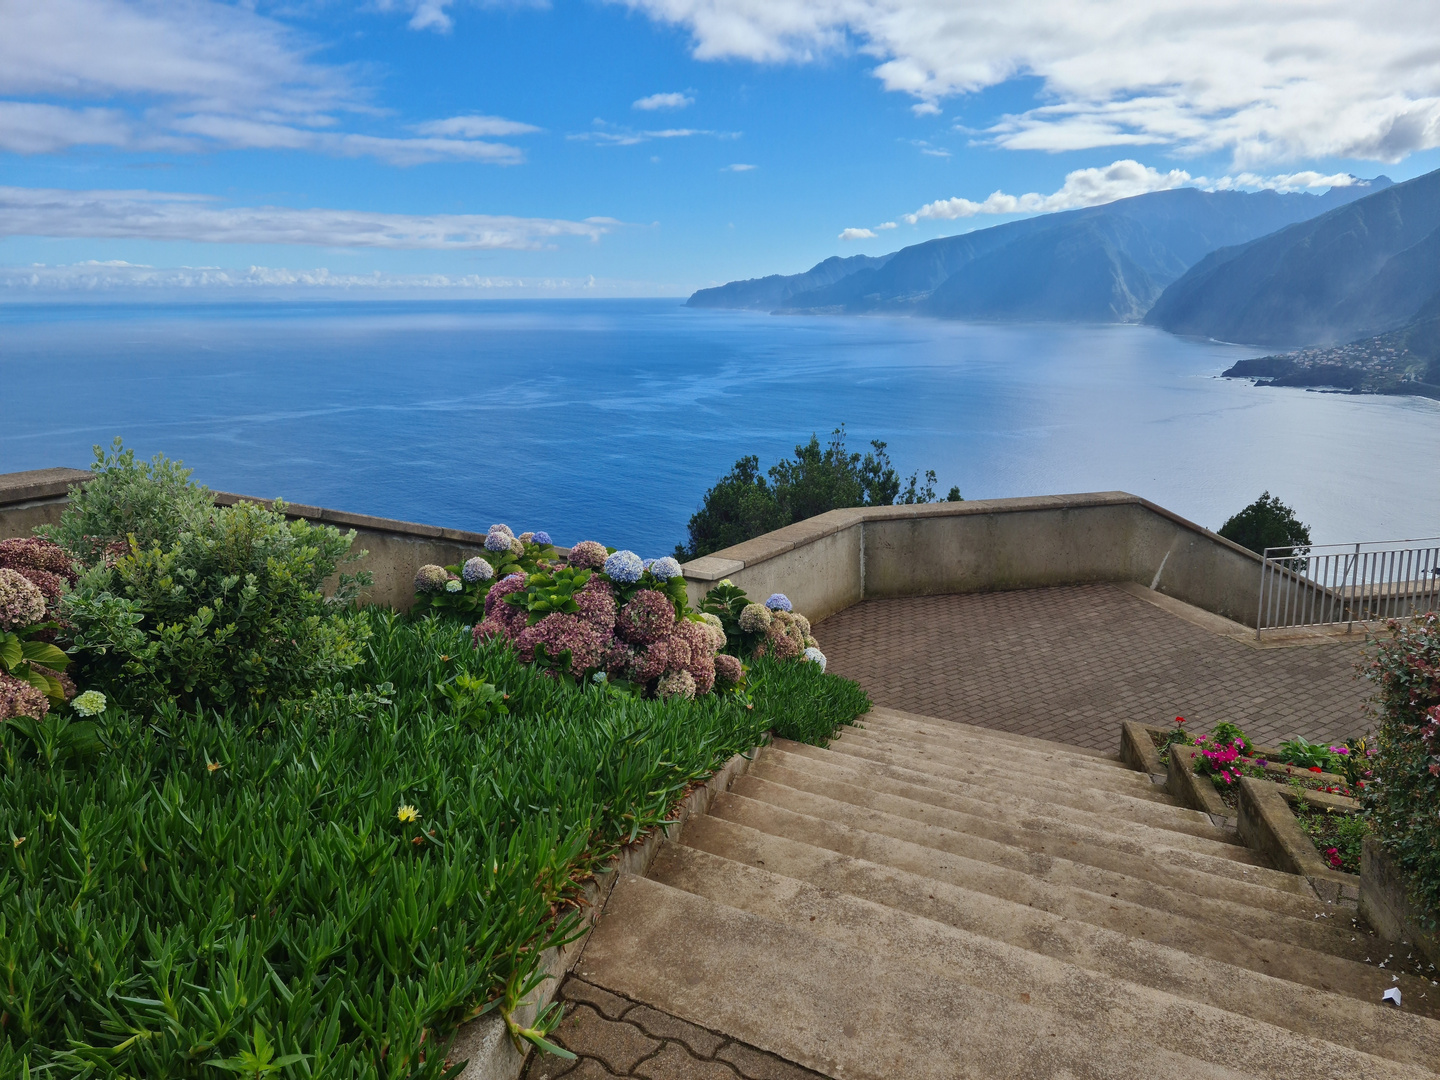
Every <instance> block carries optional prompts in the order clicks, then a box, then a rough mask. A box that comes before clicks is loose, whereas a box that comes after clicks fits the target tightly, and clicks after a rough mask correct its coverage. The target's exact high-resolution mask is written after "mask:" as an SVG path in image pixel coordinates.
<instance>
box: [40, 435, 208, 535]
mask: <svg viewBox="0 0 1440 1080" xmlns="http://www.w3.org/2000/svg"><path fill="white" fill-rule="evenodd" d="M94 450H95V461H94V463H93V464H92V465H91V466H90V470H91V472H93V473H94V476H93V477H92V478H91V479H90V480H88V481H87V482H85V483H83V484H72V485H71V486H70V491H69V495H68V498H67V501H66V506H65V511H64V513H63V514H62V515H61V517H60V523H59V524H58V525H48V526H42V527H41V528H40V529H38V530H36V531H37V532H38V533H39V534H40V535H41V536H44V537H47V538H48V539H50V540H53V541H54V542H55V543H57V544H59V545H60V546H61V547H62V548H64V549H65V550H66V551H68V552H70V554H71V555H73V556H75V557H76V558H78V559H80V560H82V561H83V562H86V563H93V562H95V561H97V560H98V559H100V558H101V557H103V555H104V554H105V551H106V549H107V548H112V547H113V546H115V545H117V544H123V543H125V542H126V541H127V539H128V538H132V537H133V539H134V542H135V543H136V544H137V545H138V546H139V547H140V548H142V549H148V548H150V547H153V546H154V545H156V544H160V545H161V546H168V545H169V544H170V543H171V542H173V540H174V538H175V536H176V535H178V534H179V533H180V532H181V531H182V530H183V529H184V528H185V527H186V525H187V523H188V522H190V521H192V520H193V519H195V518H196V517H199V516H203V515H204V514H205V513H207V512H208V511H209V510H210V508H211V505H212V502H211V493H210V491H209V489H208V488H204V487H198V486H196V485H195V484H193V483H191V482H190V472H191V470H189V469H186V468H183V467H182V464H181V462H178V461H171V460H169V459H168V458H166V457H165V455H164V454H156V455H155V456H154V457H153V458H151V459H150V460H149V461H139V460H137V459H136V457H135V451H134V450H127V449H125V447H124V444H123V443H122V441H121V440H120V439H119V438H116V439H115V441H114V443H112V444H111V447H110V450H109V452H108V453H107V452H106V451H105V450H103V449H102V448H100V447H99V446H96V447H95V448H94Z"/></svg>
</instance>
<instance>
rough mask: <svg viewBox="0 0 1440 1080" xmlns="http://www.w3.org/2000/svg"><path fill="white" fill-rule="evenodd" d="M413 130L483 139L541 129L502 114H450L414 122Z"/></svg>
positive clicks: (529, 132) (533, 131)
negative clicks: (444, 118)
mask: <svg viewBox="0 0 1440 1080" xmlns="http://www.w3.org/2000/svg"><path fill="white" fill-rule="evenodd" d="M415 130H416V131H418V132H419V133H420V134H421V135H440V136H449V137H459V138H462V139H483V138H486V137H493V136H496V135H499V136H505V135H533V134H534V133H535V132H537V131H539V130H541V129H540V128H538V127H536V126H535V125H534V124H522V123H520V121H518V120H506V119H505V118H504V117H503V116H452V117H450V118H449V119H448V120H427V121H425V123H423V124H416V125H415Z"/></svg>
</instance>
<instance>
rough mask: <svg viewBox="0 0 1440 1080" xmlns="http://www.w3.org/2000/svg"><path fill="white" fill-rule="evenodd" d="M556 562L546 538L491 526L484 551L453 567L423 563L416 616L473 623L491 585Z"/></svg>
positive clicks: (418, 577) (418, 574)
mask: <svg viewBox="0 0 1440 1080" xmlns="http://www.w3.org/2000/svg"><path fill="white" fill-rule="evenodd" d="M555 558H558V553H557V552H556V551H555V548H554V545H553V544H551V542H550V534H549V533H546V532H523V533H521V534H520V535H519V536H516V535H515V533H514V532H513V531H512V530H511V529H510V526H508V525H491V526H490V528H489V529H488V530H486V533H485V545H484V551H483V552H482V553H481V554H479V555H475V556H472V557H471V558H468V559H466V560H465V561H464V562H463V563H456V564H455V565H454V566H436V565H435V564H433V563H427V564H425V565H424V566H422V567H420V569H419V570H417V571H415V606H414V610H415V611H417V612H423V611H444V612H451V613H453V614H455V615H457V616H459V617H461V618H470V619H474V618H475V617H476V616H477V614H478V613H479V612H480V610H481V608H482V607H483V606H484V604H485V596H486V594H487V593H488V592H489V591H490V588H491V586H492V585H494V584H495V583H496V582H497V581H499V580H501V579H502V578H505V577H508V576H509V575H511V574H532V573H534V572H535V571H536V570H537V569H538V568H539V567H540V564H541V563H542V562H545V561H547V560H551V559H555Z"/></svg>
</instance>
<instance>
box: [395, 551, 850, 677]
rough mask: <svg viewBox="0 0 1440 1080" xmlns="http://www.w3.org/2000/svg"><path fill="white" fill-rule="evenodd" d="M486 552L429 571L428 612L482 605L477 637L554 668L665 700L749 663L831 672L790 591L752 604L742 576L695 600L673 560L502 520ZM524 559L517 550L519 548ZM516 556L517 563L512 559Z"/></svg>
mask: <svg viewBox="0 0 1440 1080" xmlns="http://www.w3.org/2000/svg"><path fill="white" fill-rule="evenodd" d="M486 535H487V540H486V552H485V554H484V555H483V556H477V557H476V558H473V559H471V560H469V561H468V562H466V563H465V564H463V565H460V566H450V567H443V566H431V565H427V566H422V567H420V569H419V570H418V571H417V572H416V575H415V588H416V593H417V598H418V599H417V608H418V609H419V610H421V611H424V610H434V609H441V610H450V611H462V612H467V613H469V612H473V613H474V614H475V616H476V622H475V625H474V628H473V630H472V636H473V638H474V640H475V642H476V643H477V644H479V643H480V642H482V641H490V640H494V639H503V640H505V641H508V642H510V643H511V644H513V645H514V647H515V648H516V650H517V651H518V653H519V655H520V659H521V660H522V661H523V662H524V663H527V664H534V665H536V666H539V667H541V668H543V669H545V670H547V671H549V672H550V673H551V674H553V675H555V676H557V677H560V678H564V679H568V680H572V681H575V682H577V683H585V684H588V685H594V684H603V685H605V686H607V687H609V688H611V689H626V690H630V691H633V692H636V693H642V694H646V695H653V696H659V697H686V698H689V697H696V696H704V695H706V694H710V693H715V692H722V693H723V692H730V691H739V690H741V689H743V687H744V685H745V682H746V675H747V669H746V664H745V661H746V660H751V659H757V658H760V657H767V656H768V657H772V658H774V659H776V660H795V659H803V660H805V661H807V662H809V663H814V664H816V665H818V666H819V668H820V670H821V671H822V672H823V671H824V669H825V656H824V654H823V653H822V652H821V651H820V649H819V647H818V643H817V642H816V641H815V639H814V637H812V636H811V633H810V623H809V621H808V620H807V619H806V618H805V617H804V616H803V615H800V614H798V613H796V612H795V611H794V605H793V604H791V602H790V600H789V598H788V597H786V596H785V595H784V594H783V593H775V594H773V595H772V596H770V597H769V598H768V599H767V600H766V601H765V603H763V604H756V603H751V601H750V599H749V598H748V597H747V596H746V595H745V593H744V592H743V591H742V590H740V589H737V588H736V587H735V586H734V585H733V584H732V583H731V582H729V581H725V582H722V583H721V584H720V585H719V586H717V587H716V588H715V589H712V590H711V591H710V593H709V594H708V595H707V596H706V598H705V601H704V602H703V603H702V605H701V609H700V610H699V611H695V610H692V609H691V608H690V606H689V600H688V595H687V592H686V586H685V577H684V574H683V573H682V571H681V568H680V564H679V563H678V562H676V561H675V560H674V559H673V558H670V557H668V556H667V557H665V558H660V559H649V560H647V559H642V558H641V557H640V556H639V555H637V554H636V553H635V552H633V551H628V550H620V551H616V550H614V549H612V548H607V547H605V546H604V545H603V544H600V543H598V542H596V541H593V540H582V541H580V542H579V543H577V544H576V545H575V546H574V547H572V548H571V549H570V550H569V552H568V553H567V554H564V555H563V556H562V554H561V553H560V552H559V551H557V550H555V549H554V548H553V547H548V546H542V545H541V544H539V543H538V539H539V538H540V537H542V536H543V537H544V539H545V540H548V539H549V537H548V536H544V534H541V533H536V534H530V533H522V534H521V535H520V536H519V537H516V538H514V539H515V543H514V545H512V544H510V543H509V542H508V541H506V542H504V543H503V544H502V541H505V538H506V537H509V536H511V535H512V534H511V533H510V530H509V529H507V528H506V527H505V526H503V525H496V526H492V527H491V528H490V530H489V532H488V533H487V534H486ZM517 550H518V552H519V554H516V552H517ZM511 559H513V560H514V561H513V562H510V561H508V560H511Z"/></svg>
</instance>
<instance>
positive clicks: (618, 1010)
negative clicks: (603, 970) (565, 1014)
mask: <svg viewBox="0 0 1440 1080" xmlns="http://www.w3.org/2000/svg"><path fill="white" fill-rule="evenodd" d="M560 996H561V997H562V998H564V999H565V1000H566V1001H582V1002H584V1003H585V1004H586V1005H589V1006H590V1007H591V1008H593V1009H594V1010H595V1011H596V1012H598V1013H599V1014H600V1015H601V1016H603V1017H605V1018H606V1019H607V1020H619V1019H620V1018H621V1017H622V1016H624V1015H625V1014H626V1013H627V1012H629V1011H630V1010H631V1009H632V1008H634V1007H635V1003H634V1002H633V1001H626V1000H625V999H624V998H622V997H617V996H616V995H614V994H612V993H610V991H608V990H602V989H600V987H598V986H595V985H593V984H592V983H587V982H585V981H584V980H583V979H576V978H573V977H571V978H568V979H566V980H565V985H564V986H562V987H561V988H560Z"/></svg>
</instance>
